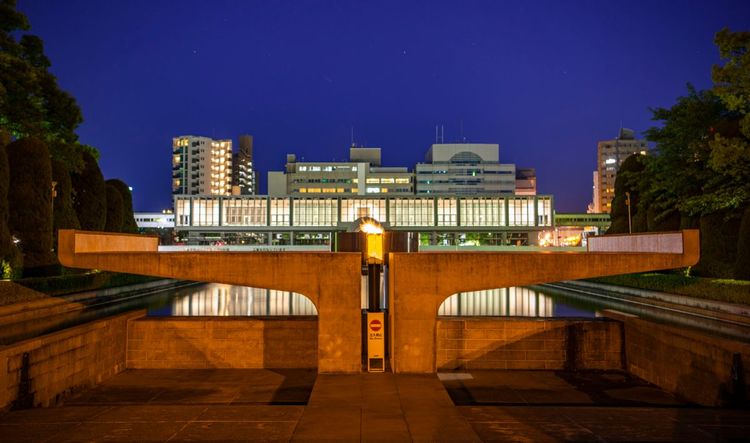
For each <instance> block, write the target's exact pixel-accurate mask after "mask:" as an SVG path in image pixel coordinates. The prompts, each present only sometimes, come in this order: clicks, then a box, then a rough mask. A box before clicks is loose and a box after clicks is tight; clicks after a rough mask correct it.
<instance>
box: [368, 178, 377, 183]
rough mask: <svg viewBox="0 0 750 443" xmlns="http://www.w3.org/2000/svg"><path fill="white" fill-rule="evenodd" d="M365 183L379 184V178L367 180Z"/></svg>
mask: <svg viewBox="0 0 750 443" xmlns="http://www.w3.org/2000/svg"><path fill="white" fill-rule="evenodd" d="M366 182H367V183H368V184H372V183H380V179H379V178H367V180H366Z"/></svg>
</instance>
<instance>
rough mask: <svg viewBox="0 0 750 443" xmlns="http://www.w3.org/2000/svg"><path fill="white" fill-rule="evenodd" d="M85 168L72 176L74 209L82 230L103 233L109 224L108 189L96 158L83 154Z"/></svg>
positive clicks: (86, 152)
mask: <svg viewBox="0 0 750 443" xmlns="http://www.w3.org/2000/svg"><path fill="white" fill-rule="evenodd" d="M82 155H83V160H84V167H83V169H82V170H81V172H80V173H78V174H75V173H74V174H71V175H70V179H71V182H72V183H73V208H74V209H75V211H76V215H78V222H79V223H80V224H81V229H84V230H86V231H101V230H103V229H104V226H105V224H106V222H107V188H106V186H105V184H104V177H103V176H102V171H101V170H100V169H99V165H98V164H97V162H96V158H94V156H93V155H92V154H91V153H89V152H88V151H84V152H83V154H82Z"/></svg>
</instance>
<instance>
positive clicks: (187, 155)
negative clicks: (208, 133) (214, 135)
mask: <svg viewBox="0 0 750 443" xmlns="http://www.w3.org/2000/svg"><path fill="white" fill-rule="evenodd" d="M231 174H232V140H213V139H211V138H209V137H199V136H194V135H183V136H179V137H174V138H173V139H172V194H175V195H184V194H193V195H230V194H231V190H232V178H231Z"/></svg>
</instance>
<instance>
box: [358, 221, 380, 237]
mask: <svg viewBox="0 0 750 443" xmlns="http://www.w3.org/2000/svg"><path fill="white" fill-rule="evenodd" d="M359 230H360V231H362V232H364V233H366V234H382V233H383V228H382V227H380V226H378V225H376V224H375V223H371V222H367V223H363V224H361V225H360V226H359Z"/></svg>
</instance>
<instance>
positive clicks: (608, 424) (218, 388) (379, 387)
mask: <svg viewBox="0 0 750 443" xmlns="http://www.w3.org/2000/svg"><path fill="white" fill-rule="evenodd" d="M440 378H442V379H443V383H442V384H441V382H440V379H439V378H438V376H436V375H416V374H412V375H408V374H347V375H318V374H316V372H315V371H314V370H299V369H298V370H232V369H224V370H135V371H133V370H130V371H126V372H123V373H121V374H119V375H117V376H115V377H113V378H111V379H109V380H107V381H105V382H104V383H102V384H101V385H99V386H97V387H95V388H92V389H90V390H88V391H85V392H82V393H79V394H78V395H76V396H73V397H72V398H70V399H69V400H68V401H67V402H66V403H65V405H64V406H61V407H56V408H38V409H28V410H23V411H13V412H8V413H5V414H0V436H2V441H3V442H8V443H11V442H68V441H129V442H132V441H161V442H166V441H170V442H177V441H247V440H266V441H267V440H274V441H288V440H293V441H295V440H296V441H307V440H318V441H534V442H546V441H716V440H724V441H726V440H730V441H732V440H733V441H739V440H742V439H744V438H746V437H747V435H750V423H748V421H747V411H743V410H728V409H714V408H696V407H692V406H691V405H687V404H685V403H683V402H682V401H680V400H679V399H677V398H674V397H673V396H671V395H670V394H667V393H665V392H664V391H661V390H660V389H658V388H657V387H655V386H653V385H648V384H647V383H645V382H643V381H642V380H639V379H637V378H634V377H631V376H628V375H626V374H624V373H621V372H617V371H610V372H577V373H565V372H554V371H472V372H471V373H441V374H440ZM449 394H450V395H449ZM451 397H452V400H453V401H451ZM454 404H455V405H456V406H454Z"/></svg>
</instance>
